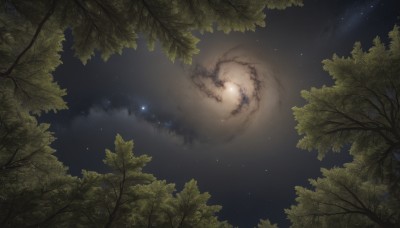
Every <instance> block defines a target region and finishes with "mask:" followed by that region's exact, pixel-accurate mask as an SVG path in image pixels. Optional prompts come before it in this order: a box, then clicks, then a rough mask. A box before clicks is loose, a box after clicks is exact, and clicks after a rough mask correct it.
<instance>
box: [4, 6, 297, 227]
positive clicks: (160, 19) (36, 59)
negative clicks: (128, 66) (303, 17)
mask: <svg viewBox="0 0 400 228" xmlns="http://www.w3.org/2000/svg"><path fill="white" fill-rule="evenodd" d="M266 5H267V7H269V8H279V9H283V8H285V7H288V6H292V5H301V1H299V0H269V1H266V2H265V1H264V0H256V1H251V2H250V1H239V0H228V1H219V0H210V1H198V0H190V1H179V0H172V1H166V0H155V1H150V0H140V1H136V0H116V1H106V0H72V1H70V0H37V1H24V0H9V1H0V59H1V61H0V107H1V109H0V168H1V170H0V186H1V189H0V226H1V227H71V226H78V227H87V226H93V227H98V226H103V225H104V226H105V227H120V226H121V225H123V226H132V225H133V224H138V222H143V221H144V219H147V223H146V224H147V226H148V227H149V226H152V225H153V224H154V225H158V224H165V222H166V221H172V220H173V221H179V222H178V223H177V224H178V226H179V227H183V226H187V225H188V224H190V226H192V227H196V226H197V227H204V226H205V224H206V225H207V226H210V227H225V226H228V224H227V223H225V222H219V221H218V219H217V217H216V216H215V213H216V212H217V211H218V210H219V207H218V206H208V205H206V201H207V200H208V198H209V195H208V194H206V193H204V194H200V193H199V191H198V189H197V185H196V183H195V182H193V181H191V182H189V183H188V184H187V187H185V189H184V190H183V191H182V192H181V193H179V194H178V195H176V196H173V195H171V191H172V188H173V187H172V185H170V184H166V183H165V182H154V181H155V178H154V177H153V176H152V175H150V174H146V173H142V172H141V168H142V167H143V166H144V165H145V164H146V163H147V162H148V161H149V160H150V158H149V157H147V156H140V157H135V156H133V155H132V151H131V150H132V146H133V144H132V142H125V141H123V140H122V138H121V137H120V136H117V139H116V152H115V153H114V152H111V151H107V152H106V154H107V155H106V159H105V163H106V164H107V165H108V166H109V167H110V169H111V170H112V171H111V172H110V173H107V174H99V173H96V172H88V171H85V172H83V177H82V178H77V177H72V176H70V175H69V174H68V173H67V168H66V167H65V166H64V165H63V164H62V163H61V162H59V161H58V160H57V158H56V157H55V156H54V155H53V152H54V149H52V148H51V147H50V144H51V143H52V142H53V141H54V137H53V134H52V133H51V132H49V130H48V129H49V125H48V124H43V123H38V122H37V120H36V117H37V116H38V115H40V114H41V113H43V112H48V111H58V110H62V109H66V108H67V106H66V104H65V102H64V100H63V98H62V97H63V96H64V95H65V94H66V91H65V90H64V89H61V88H60V87H59V86H58V85H57V83H55V82H54V81H53V78H52V72H53V71H54V70H55V69H56V68H57V67H58V66H59V65H60V64H61V60H60V52H61V51H62V44H61V43H62V41H63V40H64V32H65V30H66V29H71V31H72V34H73V36H74V46H73V48H74V50H75V53H76V55H77V57H79V58H80V60H81V61H82V62H83V63H86V62H87V60H89V59H90V58H91V56H93V55H94V52H95V51H100V52H101V54H102V57H103V59H105V60H106V59H107V58H108V57H109V56H110V55H112V54H114V53H121V52H122V50H123V49H124V48H134V47H136V39H137V37H138V34H140V35H143V36H144V37H145V39H146V40H147V41H148V46H149V49H150V50H151V49H153V48H154V44H155V43H156V42H159V43H160V44H161V46H162V48H163V50H164V52H165V53H166V55H167V56H168V57H169V58H170V59H171V60H174V59H181V60H182V61H183V62H185V63H190V62H191V57H192V56H193V55H194V54H196V53H198V51H199V50H198V49H197V48H196V43H197V42H198V41H199V40H198V38H196V37H195V36H194V35H193V34H194V33H195V32H196V31H199V32H212V31H213V29H214V28H216V29H218V30H222V31H224V32H230V31H232V30H233V31H242V32H243V31H247V30H254V29H255V28H256V26H264V17H265V15H264V12H263V10H264V8H265V6H266ZM149 188H154V189H153V190H154V191H153V192H150V193H151V194H147V195H146V194H143V191H145V190H146V189H147V190H149ZM157 189H158V191H156V190H157ZM189 193H190V194H191V195H187V194H189ZM182 198H185V199H186V200H188V201H187V202H183V201H182ZM156 199H162V200H161V201H160V202H158V201H157V200H156ZM185 203H190V204H188V205H186V204H185ZM182 205H186V206H187V208H186V207H184V208H181V207H180V206H182ZM134 208H140V210H139V212H140V213H139V212H136V211H135V210H134ZM149 208H150V209H151V210H150V211H149ZM153 209H154V210H153ZM167 212H168V213H167ZM174 213H175V214H174ZM168 216H169V217H168ZM166 218H168V219H169V220H167V219H166ZM140 224H145V223H140ZM171 224H172V226H175V225H176V224H175V223H171Z"/></svg>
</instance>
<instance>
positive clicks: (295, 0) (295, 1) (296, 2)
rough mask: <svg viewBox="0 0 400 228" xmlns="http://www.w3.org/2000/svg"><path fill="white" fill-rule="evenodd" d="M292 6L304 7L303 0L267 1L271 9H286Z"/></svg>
mask: <svg viewBox="0 0 400 228" xmlns="http://www.w3.org/2000/svg"><path fill="white" fill-rule="evenodd" d="M291 6H303V0H267V7H268V8H269V9H281V10H282V9H286V8H287V7H291Z"/></svg>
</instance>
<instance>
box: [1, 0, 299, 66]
mask: <svg viewBox="0 0 400 228" xmlns="http://www.w3.org/2000/svg"><path fill="white" fill-rule="evenodd" d="M294 5H295V6H301V5H302V0H269V1H265V0H251V1H250V0H246V1H243V0H227V1H220V0H209V1H200V0H188V1H180V0H151V1H150V0H140V1H136V0H115V1H107V0H87V1H83V0H73V1H70V0H37V1H34V2H32V1H23V0H10V1H1V2H0V7H1V8H2V9H5V10H6V11H8V12H9V13H10V12H11V13H13V12H17V13H18V14H19V15H21V16H23V17H24V19H26V20H28V21H30V22H31V23H32V24H40V23H41V22H43V20H47V19H46V17H44V18H43V16H44V15H49V14H50V15H52V16H51V20H52V21H55V22H57V23H58V26H59V27H60V28H61V29H62V30H65V29H66V28H70V29H71V30H72V33H73V36H74V47H73V48H74V50H75V53H76V55H77V56H78V57H79V58H80V59H81V61H82V62H83V63H86V62H87V60H89V59H90V58H91V56H93V55H94V51H95V50H97V51H100V52H101V55H102V57H103V58H104V59H105V60H106V59H107V58H109V57H110V56H111V55H112V54H114V53H121V52H122V50H123V48H135V47H136V40H137V38H138V35H139V34H140V35H142V36H144V37H145V39H146V40H147V42H148V47H149V49H150V50H152V49H153V48H154V44H155V43H156V41H159V42H160V44H161V46H162V48H163V50H164V52H165V54H166V55H167V56H168V57H169V58H170V59H171V60H175V59H181V60H182V61H183V62H185V63H190V62H191V59H192V56H193V55H194V54H197V53H198V52H199V50H198V49H197V48H196V44H197V42H198V41H199V39H198V38H197V37H196V36H195V35H194V34H193V33H194V32H195V31H199V32H212V31H213V30H214V28H216V29H217V30H221V31H224V32H226V33H228V32H230V31H241V32H244V31H248V30H252V31H254V30H255V28H256V26H264V25H265V22H264V19H265V13H264V12H263V10H264V8H265V7H268V8H272V9H274V8H277V9H284V8H286V7H289V6H294ZM42 15H43V16H42Z"/></svg>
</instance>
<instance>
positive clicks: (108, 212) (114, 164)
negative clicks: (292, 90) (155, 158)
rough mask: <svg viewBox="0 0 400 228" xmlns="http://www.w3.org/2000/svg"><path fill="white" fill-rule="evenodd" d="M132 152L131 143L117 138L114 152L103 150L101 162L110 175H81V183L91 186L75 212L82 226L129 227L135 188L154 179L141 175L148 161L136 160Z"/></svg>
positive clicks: (139, 158) (90, 173)
mask: <svg viewBox="0 0 400 228" xmlns="http://www.w3.org/2000/svg"><path fill="white" fill-rule="evenodd" d="M132 149H133V141H127V142H126V141H124V140H123V139H122V137H121V136H120V135H117V137H116V139H115V152H112V151H110V150H106V158H105V159H104V163H105V164H106V165H107V166H108V167H109V168H110V169H111V172H110V173H106V174H99V173H96V172H88V171H84V172H83V178H82V181H83V182H86V183H92V186H91V187H89V188H88V189H87V190H86V192H85V193H84V196H83V198H84V201H83V203H82V204H81V205H78V206H79V207H81V208H78V210H77V211H79V212H80V213H81V216H80V218H82V220H81V222H82V224H84V225H85V226H92V227H101V226H104V227H125V226H129V225H130V224H132V223H133V220H132V217H133V211H132V207H133V205H134V204H135V203H136V201H138V199H139V197H140V196H139V195H138V194H137V190H136V188H137V187H140V186H141V185H146V184H149V183H151V182H152V181H153V180H154V177H153V176H152V175H151V174H147V173H143V172H142V168H143V167H144V166H145V165H146V164H147V163H148V162H149V161H150V157H148V156H146V155H142V156H139V157H136V156H134V155H133V153H132ZM77 217H79V216H77Z"/></svg>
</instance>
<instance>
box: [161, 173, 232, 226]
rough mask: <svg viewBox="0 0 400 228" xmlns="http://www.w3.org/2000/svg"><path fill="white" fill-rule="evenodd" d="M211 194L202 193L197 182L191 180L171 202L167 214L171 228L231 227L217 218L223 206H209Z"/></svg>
mask: <svg viewBox="0 0 400 228" xmlns="http://www.w3.org/2000/svg"><path fill="white" fill-rule="evenodd" d="M209 198H210V194H208V193H207V192H206V193H200V191H199V189H198V187H197V182H196V181H195V180H190V181H189V182H188V183H186V184H185V186H184V188H183V190H182V191H181V192H179V193H178V194H176V197H175V198H174V199H173V200H172V201H170V204H169V207H167V210H166V211H165V213H166V214H167V216H168V223H169V226H170V227H172V228H174V227H178V228H183V227H210V228H211V227H230V226H229V224H227V223H226V222H220V221H218V218H217V217H216V216H215V213H217V212H218V211H219V210H221V206H217V205H214V206H209V205H207V201H208V200H209Z"/></svg>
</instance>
